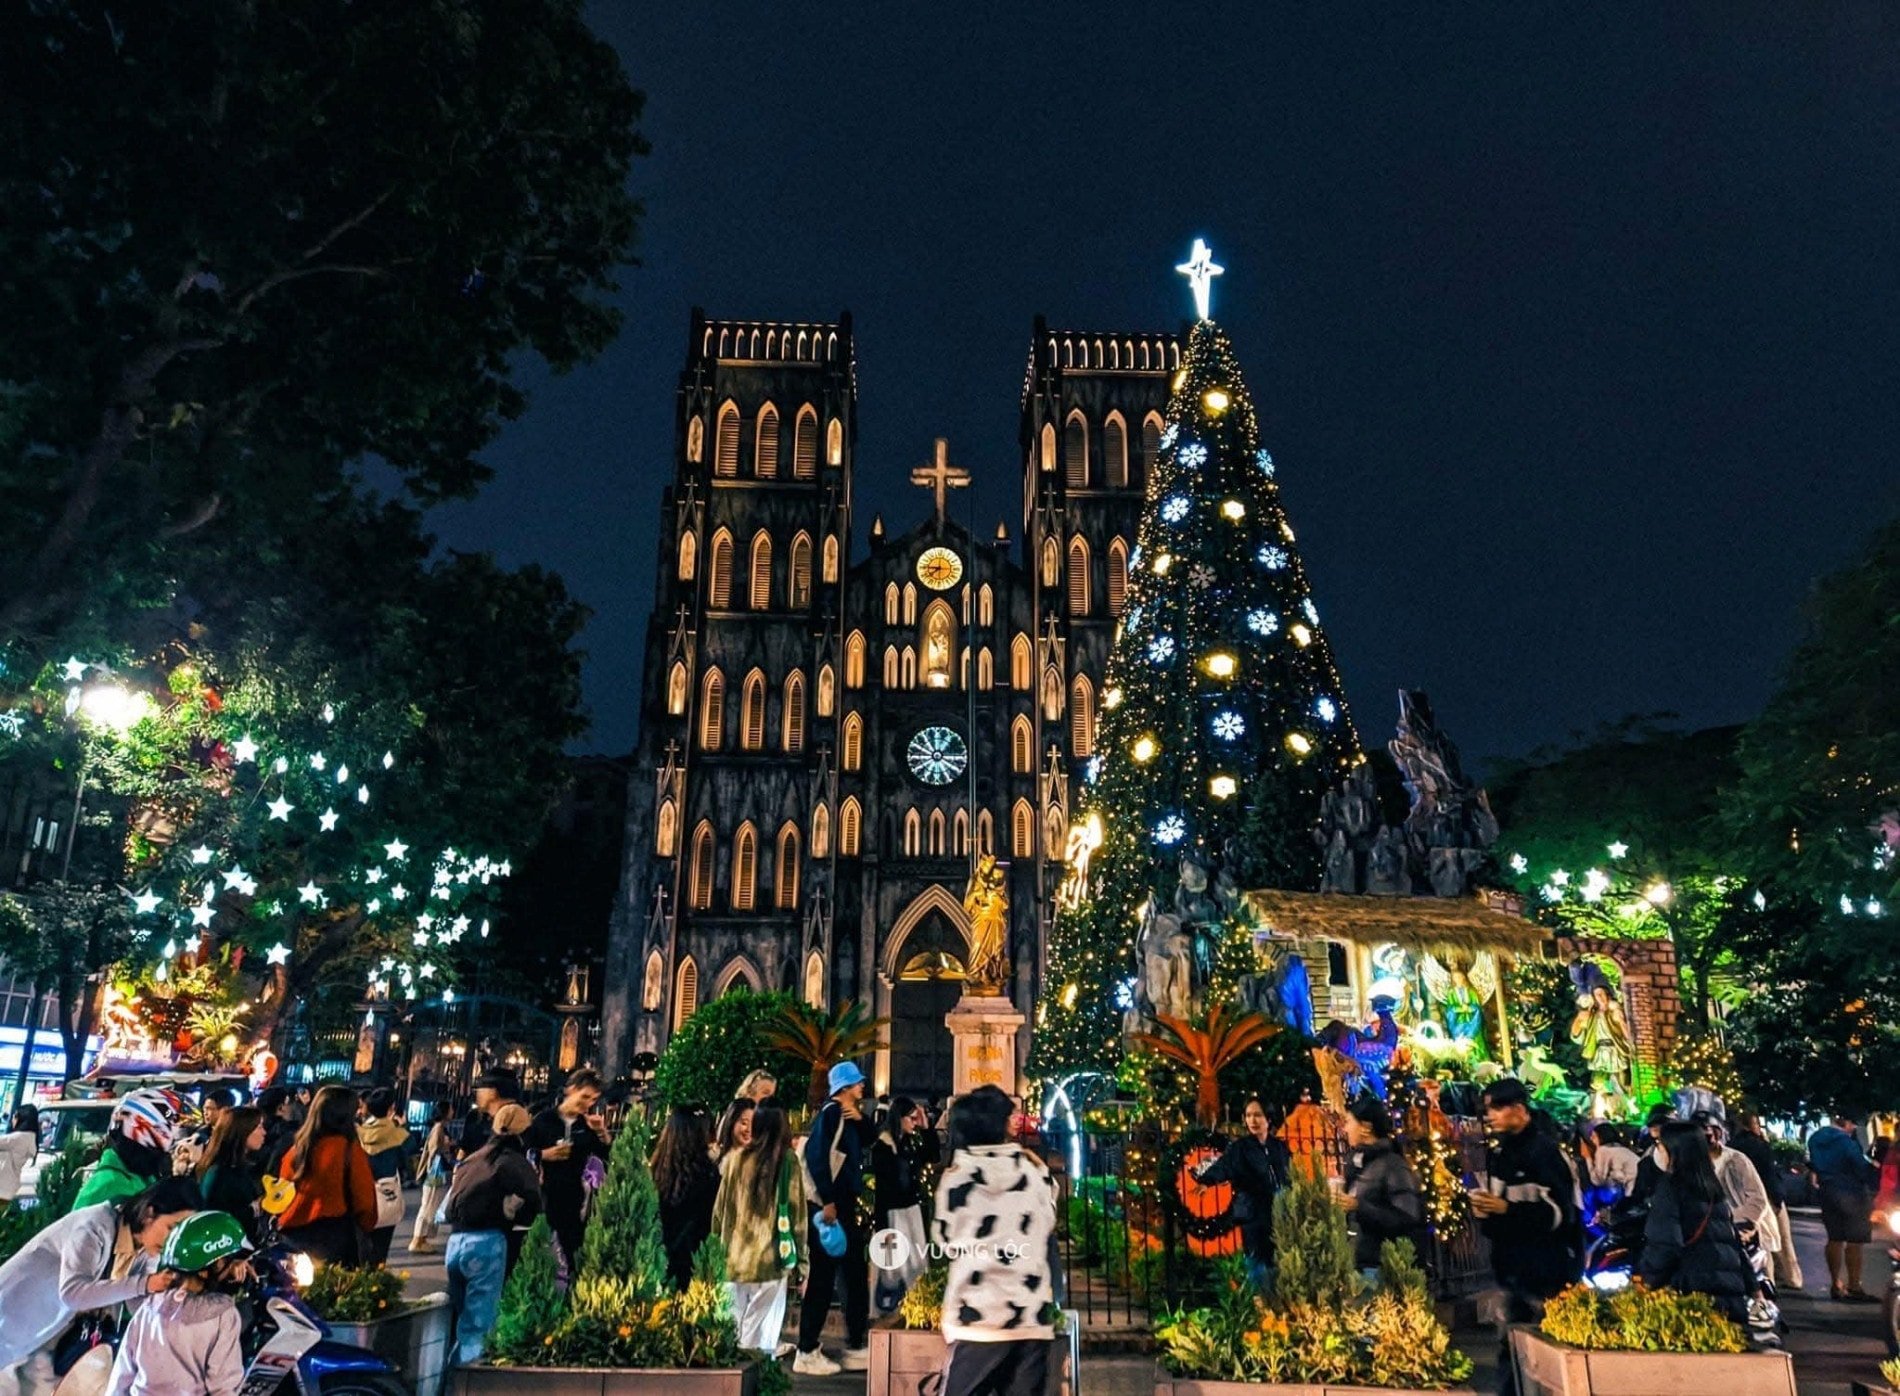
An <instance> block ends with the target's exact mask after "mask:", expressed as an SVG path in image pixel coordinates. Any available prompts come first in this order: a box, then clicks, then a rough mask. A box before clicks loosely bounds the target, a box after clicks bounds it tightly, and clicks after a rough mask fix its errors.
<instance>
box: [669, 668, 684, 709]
mask: <svg viewBox="0 0 1900 1396" xmlns="http://www.w3.org/2000/svg"><path fill="white" fill-rule="evenodd" d="M686 682H687V680H686V661H685V660H683V659H676V660H674V661H673V667H672V669H671V670H669V671H668V672H667V676H666V711H667V713H668V714H669V715H670V716H672V717H679V716H680V715H681V714H683V713H684V712H685V711H686Z"/></svg>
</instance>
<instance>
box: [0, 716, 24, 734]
mask: <svg viewBox="0 0 1900 1396" xmlns="http://www.w3.org/2000/svg"><path fill="white" fill-rule="evenodd" d="M25 726H26V714H25V713H23V712H10V713H0V733H5V734H6V735H7V736H9V737H17V736H19V735H20V732H21V730H22V729H23V728H25Z"/></svg>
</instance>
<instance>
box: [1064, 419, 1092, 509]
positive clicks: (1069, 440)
mask: <svg viewBox="0 0 1900 1396" xmlns="http://www.w3.org/2000/svg"><path fill="white" fill-rule="evenodd" d="M1062 454H1063V457H1064V460H1063V468H1064V470H1065V472H1066V476H1067V480H1068V485H1069V488H1070V489H1072V490H1085V489H1087V488H1088V487H1089V423H1088V418H1086V417H1084V416H1083V415H1082V414H1081V413H1080V412H1071V413H1070V414H1069V420H1068V421H1067V422H1065V423H1063V427H1062Z"/></svg>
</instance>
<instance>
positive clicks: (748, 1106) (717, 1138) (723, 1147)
mask: <svg viewBox="0 0 1900 1396" xmlns="http://www.w3.org/2000/svg"><path fill="white" fill-rule="evenodd" d="M757 1108H758V1107H757V1106H756V1105H754V1104H753V1102H752V1101H749V1100H747V1099H746V1098H745V1097H744V1096H740V1097H739V1098H738V1099H736V1100H734V1101H733V1102H732V1104H730V1105H728V1106H727V1107H726V1113H725V1114H723V1115H721V1116H720V1117H719V1128H718V1129H716V1130H714V1131H713V1152H714V1153H716V1154H718V1155H719V1157H720V1158H724V1157H725V1156H726V1155H727V1154H729V1153H731V1152H732V1146H733V1138H732V1136H733V1135H734V1133H736V1132H737V1130H738V1128H739V1121H741V1120H743V1119H744V1118H745V1117H746V1116H747V1115H751V1114H752V1113H753V1111H754V1110H756V1109H757ZM756 1123H757V1122H756V1118H755V1121H754V1126H755V1127H756Z"/></svg>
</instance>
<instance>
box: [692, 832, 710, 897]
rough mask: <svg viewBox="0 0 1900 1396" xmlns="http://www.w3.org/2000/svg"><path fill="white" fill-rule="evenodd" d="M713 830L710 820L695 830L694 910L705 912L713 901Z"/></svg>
mask: <svg viewBox="0 0 1900 1396" xmlns="http://www.w3.org/2000/svg"><path fill="white" fill-rule="evenodd" d="M713 857H714V851H713V830H712V824H711V822H710V821H708V820H704V819H702V820H700V821H699V827H698V828H697V829H695V830H693V877H692V895H693V909H694V910H695V911H705V910H706V909H707V908H709V907H710V906H712V899H713Z"/></svg>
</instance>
